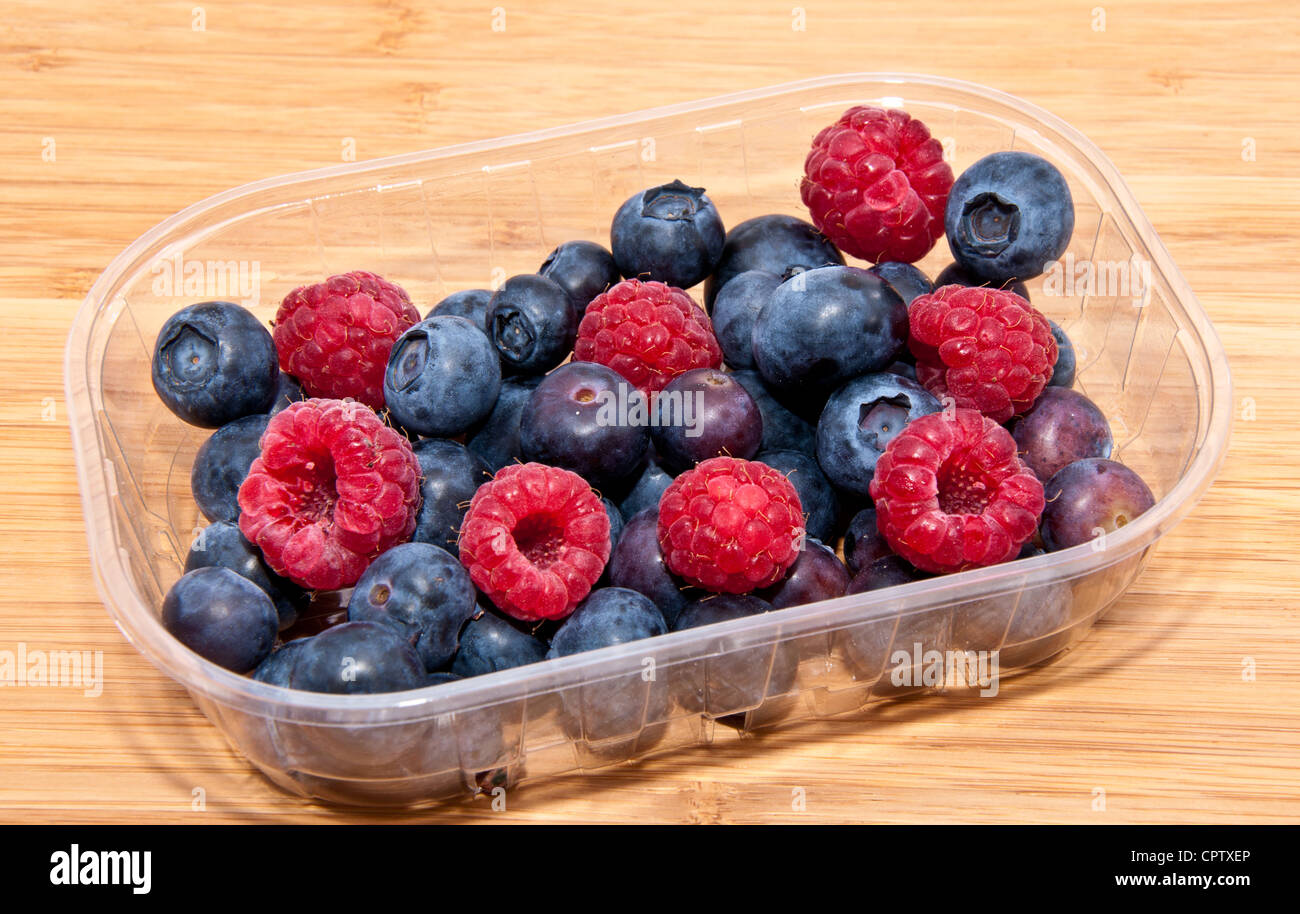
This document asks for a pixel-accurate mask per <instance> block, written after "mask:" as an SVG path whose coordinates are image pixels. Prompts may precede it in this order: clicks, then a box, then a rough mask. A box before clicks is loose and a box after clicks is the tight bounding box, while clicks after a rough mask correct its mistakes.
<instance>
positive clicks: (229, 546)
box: [185, 520, 305, 630]
mask: <svg viewBox="0 0 1300 914" xmlns="http://www.w3.org/2000/svg"><path fill="white" fill-rule="evenodd" d="M199 568H229V569H230V570H231V571H233V572H234V573H235V574H237V575H239V576H240V577H241V578H247V579H248V580H250V581H252V582H253V583H254V584H256V585H257V586H258V587H260V588H261V589H262V590H263V591H265V593H266V595H267V596H268V597H270V598H271V602H272V603H273V604H275V611H276V614H277V615H278V616H279V628H280V629H281V630H283V629H286V628H288V627H289V626H290V625H292V624H293V623H294V622H295V621H296V620H297V618H298V604H299V603H301V602H302V600H303V598H304V597H305V594H304V593H303V591H302V589H301V588H300V587H298V585H297V584H294V583H293V582H292V581H290V580H289V579H287V578H282V577H280V576H279V575H278V574H276V573H275V572H274V571H272V570H271V569H270V568H268V567H267V565H266V562H265V561H263V560H262V553H261V551H260V550H258V548H257V547H256V546H254V545H253V544H252V543H250V542H249V541H248V540H247V539H245V538H244V534H242V533H240V532H239V525H238V524H236V523H235V522H234V521H225V520H223V521H217V522H215V523H213V524H211V525H209V526H207V527H205V528H203V530H202V531H200V533H199V535H198V537H197V538H196V539H195V540H194V545H193V546H191V547H190V552H189V555H188V556H186V558H185V570H186V571H195V570H197V569H199Z"/></svg>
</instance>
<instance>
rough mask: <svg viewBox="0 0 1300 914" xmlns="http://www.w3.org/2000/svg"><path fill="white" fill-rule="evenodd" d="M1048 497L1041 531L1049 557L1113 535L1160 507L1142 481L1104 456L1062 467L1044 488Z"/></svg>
mask: <svg viewBox="0 0 1300 914" xmlns="http://www.w3.org/2000/svg"><path fill="white" fill-rule="evenodd" d="M1043 497H1044V498H1045V499H1046V501H1047V507H1046V508H1044V509H1043V517H1042V521H1041V531H1042V535H1043V545H1044V546H1046V547H1047V551H1048V552H1055V551H1057V550H1058V549H1068V548H1070V547H1071V546H1077V545H1079V544H1080V543H1087V542H1091V541H1092V540H1093V539H1095V538H1096V537H1097V536H1099V535H1104V534H1106V533H1114V532H1115V531H1116V530H1118V529H1119V528H1120V527H1123V526H1125V525H1127V524H1129V523H1132V522H1133V521H1134V520H1136V519H1137V518H1138V516H1139V515H1141V514H1142V513H1143V512H1145V511H1147V510H1148V509H1150V508H1151V506H1152V505H1154V504H1155V503H1156V500H1155V496H1153V495H1152V494H1151V490H1150V489H1149V488H1147V484H1146V483H1145V482H1143V481H1142V477H1141V476H1139V475H1138V474H1137V473H1134V472H1133V471H1132V470H1130V469H1129V468H1128V467H1126V466H1124V465H1123V464H1121V463H1116V462H1115V461H1114V460H1107V459H1105V458H1102V457H1089V458H1086V459H1083V460H1076V461H1075V462H1074V463H1071V464H1067V465H1066V466H1064V467H1062V468H1061V469H1060V470H1058V471H1057V472H1056V474H1055V475H1054V476H1052V478H1051V479H1049V480H1048V481H1047V483H1046V484H1045V485H1044V486H1043Z"/></svg>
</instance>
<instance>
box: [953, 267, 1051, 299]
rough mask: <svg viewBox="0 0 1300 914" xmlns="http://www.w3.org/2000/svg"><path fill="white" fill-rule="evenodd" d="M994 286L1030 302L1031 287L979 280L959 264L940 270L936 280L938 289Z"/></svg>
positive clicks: (1018, 283)
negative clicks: (942, 287) (941, 287)
mask: <svg viewBox="0 0 1300 914" xmlns="http://www.w3.org/2000/svg"><path fill="white" fill-rule="evenodd" d="M994 285H995V286H996V287H997V288H999V289H1006V290H1007V291H1008V292H1014V293H1016V294H1017V295H1019V296H1020V297H1021V298H1023V299H1024V300H1025V301H1029V287H1028V286H1026V285H1025V284H1024V283H1023V282H1017V281H1015V280H1007V281H1006V282H1000V283H992V282H989V281H988V280H983V279H977V278H976V277H975V276H972V275H971V274H970V273H968V272H966V270H964V269H962V266H961V264H959V263H950V264H948V265H947V266H946V267H944V268H943V269H942V270H940V271H939V275H938V276H936V277H935V278H934V287H935V288H936V289H937V288H939V287H940V286H967V287H971V286H994Z"/></svg>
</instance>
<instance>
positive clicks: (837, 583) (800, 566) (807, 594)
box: [760, 536, 850, 609]
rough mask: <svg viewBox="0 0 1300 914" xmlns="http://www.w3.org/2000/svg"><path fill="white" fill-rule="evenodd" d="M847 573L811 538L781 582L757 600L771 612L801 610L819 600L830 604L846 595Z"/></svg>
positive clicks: (832, 556) (826, 550)
mask: <svg viewBox="0 0 1300 914" xmlns="http://www.w3.org/2000/svg"><path fill="white" fill-rule="evenodd" d="M849 581H850V577H849V570H848V569H847V568H845V567H844V563H843V562H841V561H840V557H839V556H837V555H836V554H835V550H833V549H831V548H830V547H829V546H827V545H825V544H824V543H821V542H819V541H818V540H816V539H813V538H812V537H811V536H810V537H808V538H807V539H805V540H804V545H803V550H802V551H801V552H800V553H799V557H798V558H797V559H795V560H794V564H793V565H791V566H790V570H789V571H788V572H786V575H785V577H784V578H783V579H781V580H780V581H778V582H777V583H776V584H773V585H772V586H771V587H769V588H767V589H766V590H764V591H762V593H761V594H760V596H762V597H763V599H765V600H767V601H768V602H769V603H771V604H772V608H773V609H785V608H786V607H787V606H803V605H805V604H808V603H817V602H819V601H821V600H833V599H835V598H836V597H842V596H844V594H846V593H848V589H849Z"/></svg>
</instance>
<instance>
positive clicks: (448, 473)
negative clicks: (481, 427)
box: [411, 438, 491, 555]
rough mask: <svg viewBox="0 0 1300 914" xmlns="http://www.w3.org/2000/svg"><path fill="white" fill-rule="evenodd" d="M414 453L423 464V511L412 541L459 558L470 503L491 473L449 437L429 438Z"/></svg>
mask: <svg viewBox="0 0 1300 914" xmlns="http://www.w3.org/2000/svg"><path fill="white" fill-rule="evenodd" d="M412 450H413V451H415V459H416V461H418V462H419V464H420V511H419V513H418V514H416V516H415V532H414V533H412V534H411V539H412V541H414V542H417V543H429V544H431V545H434V546H439V547H441V548H443V549H446V550H447V551H448V552H450V553H451V554H452V555H459V554H460V550H459V548H458V547H457V538H458V537H459V535H460V525H461V522H462V521H463V520H464V519H465V512H466V511H468V510H469V500H470V499H471V498H473V497H474V492H475V491H476V490H477V489H478V487H479V486H480V485H482V484H483V483H485V482H487V481H488V479H489V478H491V471H489V469H488V467H487V464H485V463H484V462H483V461H482V459H481V458H480V457H479V456H478V455H477V454H475V453H473V452H472V451H470V450H468V449H466V447H465V446H464V445H463V444H459V443H458V442H455V441H449V440H447V439H446V438H425V439H423V440H421V441H418V442H416V443H415V446H414V447H413V448H412Z"/></svg>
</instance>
